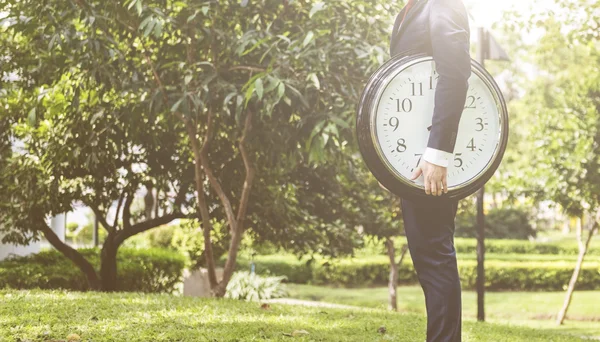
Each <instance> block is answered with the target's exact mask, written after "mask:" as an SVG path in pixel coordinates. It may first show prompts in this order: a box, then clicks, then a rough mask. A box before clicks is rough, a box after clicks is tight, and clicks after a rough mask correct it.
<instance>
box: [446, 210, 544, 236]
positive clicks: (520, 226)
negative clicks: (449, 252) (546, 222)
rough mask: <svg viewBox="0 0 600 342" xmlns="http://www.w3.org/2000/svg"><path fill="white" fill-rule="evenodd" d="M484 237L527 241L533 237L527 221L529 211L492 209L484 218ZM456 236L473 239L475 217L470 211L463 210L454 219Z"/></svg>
mask: <svg viewBox="0 0 600 342" xmlns="http://www.w3.org/2000/svg"><path fill="white" fill-rule="evenodd" d="M485 235H486V237H487V238H492V239H517V240H527V239H529V237H535V236H536V231H535V229H533V226H532V225H531V222H530V219H529V211H528V210H526V209H523V208H510V207H506V208H505V207H503V208H497V209H492V210H490V211H489V213H487V214H486V216H485ZM456 236H458V237H475V236H477V234H476V216H475V212H474V211H472V210H465V211H462V212H461V213H459V215H457V217H456Z"/></svg>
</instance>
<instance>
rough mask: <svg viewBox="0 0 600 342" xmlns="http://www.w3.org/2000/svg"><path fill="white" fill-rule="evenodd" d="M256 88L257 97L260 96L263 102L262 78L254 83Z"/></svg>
mask: <svg viewBox="0 0 600 342" xmlns="http://www.w3.org/2000/svg"><path fill="white" fill-rule="evenodd" d="M254 87H255V88H256V95H258V99H259V100H262V98H263V93H264V91H263V81H262V78H257V79H256V81H255V82H254Z"/></svg>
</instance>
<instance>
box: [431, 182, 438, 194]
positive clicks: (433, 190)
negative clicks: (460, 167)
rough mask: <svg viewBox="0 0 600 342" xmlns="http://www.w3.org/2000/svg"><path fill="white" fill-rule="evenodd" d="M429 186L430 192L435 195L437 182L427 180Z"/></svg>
mask: <svg viewBox="0 0 600 342" xmlns="http://www.w3.org/2000/svg"><path fill="white" fill-rule="evenodd" d="M429 184H430V186H431V194H432V195H433V196H437V182H429Z"/></svg>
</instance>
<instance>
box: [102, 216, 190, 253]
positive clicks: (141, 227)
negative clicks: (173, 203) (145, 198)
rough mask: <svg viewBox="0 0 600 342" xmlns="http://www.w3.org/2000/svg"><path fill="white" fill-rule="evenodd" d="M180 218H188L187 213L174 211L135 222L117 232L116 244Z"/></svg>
mask: <svg viewBox="0 0 600 342" xmlns="http://www.w3.org/2000/svg"><path fill="white" fill-rule="evenodd" d="M179 218H186V215H184V214H183V213H181V212H179V211H177V212H174V213H171V214H168V215H164V216H161V217H156V218H153V219H151V220H147V221H144V222H140V223H137V224H134V225H132V226H129V228H125V229H123V230H121V231H120V232H118V233H117V236H116V237H115V240H114V241H115V244H116V245H117V246H120V245H121V244H122V243H123V242H124V241H125V240H127V239H128V238H130V237H132V236H134V235H136V234H139V233H143V232H145V231H147V230H150V229H152V228H155V227H158V226H162V225H164V224H167V223H169V222H171V221H173V220H175V219H179Z"/></svg>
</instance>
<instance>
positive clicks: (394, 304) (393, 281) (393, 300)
mask: <svg viewBox="0 0 600 342" xmlns="http://www.w3.org/2000/svg"><path fill="white" fill-rule="evenodd" d="M385 246H386V247H387V253H388V257H389V258H390V279H389V282H388V291H389V293H390V302H389V306H388V308H389V309H390V310H393V311H398V299H397V297H398V296H397V292H396V290H397V287H398V265H396V247H394V241H393V240H392V239H390V238H388V239H387V240H386V241H385Z"/></svg>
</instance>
